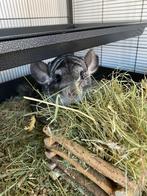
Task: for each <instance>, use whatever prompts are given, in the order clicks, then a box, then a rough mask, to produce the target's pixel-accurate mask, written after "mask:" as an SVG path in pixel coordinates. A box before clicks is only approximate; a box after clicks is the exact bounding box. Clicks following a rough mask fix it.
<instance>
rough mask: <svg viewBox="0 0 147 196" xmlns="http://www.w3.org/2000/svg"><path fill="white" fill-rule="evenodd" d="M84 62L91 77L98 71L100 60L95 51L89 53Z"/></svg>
mask: <svg viewBox="0 0 147 196" xmlns="http://www.w3.org/2000/svg"><path fill="white" fill-rule="evenodd" d="M84 61H85V63H86V66H87V72H88V74H89V75H91V74H93V73H94V72H96V71H97V69H98V66H99V58H98V56H97V55H96V54H95V52H94V50H92V49H91V50H89V51H88V52H87V54H86V55H85V57H84Z"/></svg>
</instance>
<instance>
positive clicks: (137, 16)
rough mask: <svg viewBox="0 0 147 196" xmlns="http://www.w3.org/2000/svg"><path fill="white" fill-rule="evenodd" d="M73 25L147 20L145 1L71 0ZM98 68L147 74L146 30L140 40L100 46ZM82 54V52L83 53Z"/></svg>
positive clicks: (133, 39)
mask: <svg viewBox="0 0 147 196" xmlns="http://www.w3.org/2000/svg"><path fill="white" fill-rule="evenodd" d="M73 12H74V22H75V23H89V22H91V23H93V22H98V23H107V22H119V21H120V22H122V21H128V22H129V21H136V22H139V21H140V22H141V21H147V1H145V0H98V1H97V0H85V1H84V0H73ZM98 51H101V54H99V55H100V57H101V65H102V66H105V67H111V68H119V69H123V70H127V71H135V72H138V73H147V29H146V30H145V32H144V33H143V35H142V36H140V37H135V38H131V39H127V40H122V41H118V42H115V43H111V44H108V45H105V46H101V47H99V49H98ZM83 54H84V52H83Z"/></svg>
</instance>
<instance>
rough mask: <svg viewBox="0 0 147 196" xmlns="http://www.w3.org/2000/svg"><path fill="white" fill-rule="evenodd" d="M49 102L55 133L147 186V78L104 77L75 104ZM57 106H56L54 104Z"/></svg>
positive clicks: (48, 108) (51, 125) (49, 114)
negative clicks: (72, 141) (109, 78)
mask: <svg viewBox="0 0 147 196" xmlns="http://www.w3.org/2000/svg"><path fill="white" fill-rule="evenodd" d="M41 102H44V103H46V104H47V106H48V107H47V108H46V109H42V111H41V112H40V115H42V116H49V118H48V121H49V123H50V127H51V128H52V130H53V133H54V134H57V135H60V134H61V135H64V136H65V137H67V138H69V139H72V140H74V141H76V142H78V143H80V144H81V145H83V146H84V147H85V148H87V149H89V150H90V151H91V152H93V153H95V154H97V156H99V157H101V158H103V159H104V160H107V161H108V162H110V163H112V164H113V165H115V166H116V167H118V168H120V169H121V170H123V171H124V172H125V174H126V175H127V176H128V177H129V178H130V179H132V180H134V181H136V182H137V183H139V185H140V188H141V189H142V190H145V191H147V190H146V188H147V187H146V186H147V80H146V79H144V80H142V82H141V83H135V82H133V81H132V80H131V78H129V76H126V75H123V76H120V75H119V76H116V77H113V78H112V80H109V81H108V80H102V81H101V82H99V83H97V84H96V86H95V87H94V88H93V89H92V90H91V91H89V92H88V93H87V95H86V96H85V98H84V100H83V101H82V103H80V104H78V105H73V107H70V108H69V107H64V106H60V105H58V102H57V104H55V105H54V104H52V103H50V102H47V101H46V100H44V101H41ZM53 106H54V107H53Z"/></svg>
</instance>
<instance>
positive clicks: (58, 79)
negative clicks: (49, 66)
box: [55, 74, 62, 83]
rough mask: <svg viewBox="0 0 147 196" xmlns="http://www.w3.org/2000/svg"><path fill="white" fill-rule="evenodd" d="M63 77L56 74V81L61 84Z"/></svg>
mask: <svg viewBox="0 0 147 196" xmlns="http://www.w3.org/2000/svg"><path fill="white" fill-rule="evenodd" d="M61 79H62V78H61V75H60V74H55V81H56V82H57V83H58V82H61Z"/></svg>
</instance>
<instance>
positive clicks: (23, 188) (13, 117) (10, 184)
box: [0, 99, 83, 196]
mask: <svg viewBox="0 0 147 196" xmlns="http://www.w3.org/2000/svg"><path fill="white" fill-rule="evenodd" d="M29 112H30V109H29V103H28V102H27V101H26V100H24V99H11V100H9V101H6V102H4V103H2V104H1V105H0V119H1V120H0V195H1V196H2V195H7V196H9V195H10V196H12V195H15V196H20V195H21V196H22V195H32V196H33V195H34V196H35V195H40V196H41V195H43V196H47V195H51V196H52V195H53V196H54V195H68V193H69V192H70V194H71V195H77V196H78V195H83V194H82V193H81V190H80V189H79V187H77V186H76V185H74V184H72V185H71V184H70V183H67V182H66V181H65V180H63V179H62V178H59V179H58V180H56V181H53V180H52V179H51V177H50V176H49V172H50V171H49V168H48V163H47V160H46V158H45V155H44V143H43V139H44V134H43V133H42V126H41V125H40V124H39V123H37V124H36V128H35V129H34V130H32V132H27V131H25V130H24V127H25V126H26V125H28V120H29V119H30V117H24V116H25V114H27V113H29Z"/></svg>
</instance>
